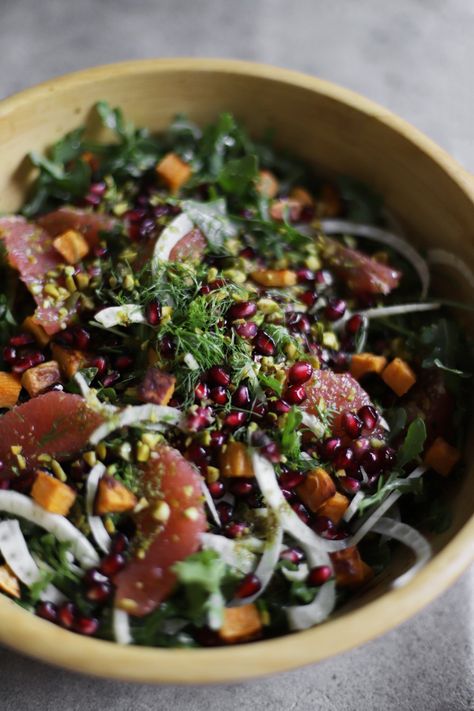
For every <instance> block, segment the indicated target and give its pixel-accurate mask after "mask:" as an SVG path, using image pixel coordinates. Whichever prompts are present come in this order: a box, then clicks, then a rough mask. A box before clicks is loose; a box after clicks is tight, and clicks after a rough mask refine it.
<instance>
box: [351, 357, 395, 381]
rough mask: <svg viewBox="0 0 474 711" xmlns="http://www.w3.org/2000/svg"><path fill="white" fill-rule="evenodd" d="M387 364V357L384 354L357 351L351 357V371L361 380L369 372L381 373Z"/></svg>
mask: <svg viewBox="0 0 474 711" xmlns="http://www.w3.org/2000/svg"><path fill="white" fill-rule="evenodd" d="M386 365H387V359H386V358H385V357H384V356H378V355H374V354H373V353H355V354H354V355H353V356H352V358H351V366H350V371H351V375H352V376H353V377H354V378H355V379H356V380H360V378H362V377H363V376H364V375H367V373H381V372H382V371H383V369H384V368H385V366H386Z"/></svg>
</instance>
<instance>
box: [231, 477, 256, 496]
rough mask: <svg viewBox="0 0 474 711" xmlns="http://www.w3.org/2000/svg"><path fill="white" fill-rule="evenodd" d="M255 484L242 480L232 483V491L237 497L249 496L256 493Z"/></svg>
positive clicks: (248, 480) (249, 480)
mask: <svg viewBox="0 0 474 711" xmlns="http://www.w3.org/2000/svg"><path fill="white" fill-rule="evenodd" d="M254 488H255V487H254V483H253V481H252V480H251V479H240V480H238V481H237V480H236V481H232V482H231V484H230V491H231V493H232V494H234V495H235V496H248V495H249V494H251V493H252V492H253V491H254Z"/></svg>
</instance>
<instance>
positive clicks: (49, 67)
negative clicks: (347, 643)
mask: <svg viewBox="0 0 474 711" xmlns="http://www.w3.org/2000/svg"><path fill="white" fill-rule="evenodd" d="M473 36H474V0H359V1H358V2H356V1H355V0H332V1H331V2H329V0H286V1H283V0H234V1H233V2H231V1H230V0H133V1H130V0H75V2H71V1H70V0H0V97H1V96H5V95H7V94H9V93H12V92H14V91H17V90H19V89H21V88H23V87H26V86H29V85H32V84H34V83H36V82H38V81H41V80H43V79H47V78H49V77H51V76H53V75H58V74H62V73H65V72H68V71H71V70H73V69H78V68H81V67H86V66H92V65H95V64H100V63H105V62H112V61H118V60H122V59H131V58H138V57H153V56H176V55H189V56H191V55H192V56H227V57H236V58H242V59H253V60H259V61H265V62H269V63H273V64H277V65H281V66H286V67H290V68H294V69H300V70H303V71H306V72H309V73H313V74H318V75H319V76H321V77H324V78H326V79H330V80H332V81H336V82H338V83H340V84H343V85H345V86H348V87H350V88H352V89H355V90H357V91H359V92H362V93H364V94H366V95H367V96H369V97H370V98H372V99H375V100H376V101H379V102H381V103H383V104H385V105H386V106H388V107H389V108H391V109H392V110H393V111H395V112H397V113H398V114H400V115H401V116H403V117H404V118H406V119H408V120H409V121H411V122H412V123H414V124H415V125H416V126H418V128H420V129H422V130H423V131H425V132H426V133H427V134H428V135H430V136H431V137H432V138H434V139H435V140H436V141H437V142H438V143H439V144H441V145H442V146H443V147H444V148H446V149H447V150H448V151H450V152H451V153H452V154H454V155H455V156H456V157H457V159H458V160H459V161H460V162H461V163H463V164H464V165H465V167H466V168H468V169H470V170H472V171H474V121H473V115H474V90H473V64H474V42H473ZM473 590H474V573H473V570H471V571H469V572H468V573H467V574H466V575H465V576H464V577H463V578H462V579H461V580H460V581H459V582H458V583H457V584H456V585H455V586H454V587H453V588H452V589H451V590H450V591H449V592H448V593H447V594H445V595H444V596H443V597H441V598H440V599H439V600H438V601H437V602H435V603H434V604H432V605H431V606H430V607H428V608H427V609H426V610H425V611H424V612H422V613H421V614H419V615H418V616H417V617H416V618H415V619H413V620H411V621H410V622H408V623H406V624H404V625H402V626H401V627H400V628H399V629H397V630H395V631H393V632H391V633H389V634H387V635H385V636H384V637H383V638H381V639H379V640H376V641H374V642H372V643H370V644H367V645H365V646H364V647H362V648H360V649H357V650H354V651H353V652H350V653H347V654H345V655H342V656H340V657H338V658H337V659H333V660H330V661H328V662H325V663H323V664H320V665H318V666H314V667H309V668H306V669H302V670H299V671H297V672H293V673H289V674H282V675H280V676H277V677H274V678H271V679H265V680H262V681H257V682H252V683H248V684H241V685H227V686H221V687H218V688H210V687H207V688H199V689H195V688H194V689H190V688H178V687H172V686H167V687H162V688H152V687H148V686H134V685H129V684H120V683H114V682H109V681H101V680H96V679H91V678H85V677H80V676H77V675H74V674H70V673H66V672H62V671H59V670H57V669H53V668H50V667H47V666H45V665H42V664H39V663H37V662H33V661H30V660H27V659H25V658H23V657H21V656H19V655H17V654H14V653H12V652H9V651H7V650H0V709H2V711H83V710H84V709H87V710H88V711H99V710H100V711H104V709H112V710H113V711H132V710H133V711H148V710H153V711H155V710H156V711H158V710H159V711H165V710H168V709H171V708H172V709H174V711H190V710H191V709H192V710H193V711H201V710H203V709H206V710H207V709H212V710H213V709H219V711H237V710H238V711H247V710H250V709H252V710H253V709H256V710H258V711H265V710H266V709H268V710H269V711H270V710H271V711H280V710H281V711H310V710H311V711H320V710H321V711H361V710H363V711H382V710H383V711H461V710H464V709H474V672H473V625H472V620H471V617H472V604H471V600H472V595H473Z"/></svg>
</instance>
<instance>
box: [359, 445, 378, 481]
mask: <svg viewBox="0 0 474 711" xmlns="http://www.w3.org/2000/svg"><path fill="white" fill-rule="evenodd" d="M360 465H361V467H363V468H364V470H365V471H366V472H367V474H368V475H369V476H370V475H371V474H378V472H379V470H380V464H379V460H378V457H377V454H376V453H375V452H374V451H373V450H371V449H369V450H368V451H367V452H364V454H363V456H362V457H361V460H360Z"/></svg>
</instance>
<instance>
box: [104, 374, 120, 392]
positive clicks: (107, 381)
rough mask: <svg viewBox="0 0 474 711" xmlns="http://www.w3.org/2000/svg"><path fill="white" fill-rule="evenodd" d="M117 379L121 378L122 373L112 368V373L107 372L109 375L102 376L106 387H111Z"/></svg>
mask: <svg viewBox="0 0 474 711" xmlns="http://www.w3.org/2000/svg"><path fill="white" fill-rule="evenodd" d="M117 380H120V373H117V371H116V370H111V371H110V373H107V375H106V376H105V377H104V378H102V385H103V386H104V388H110V386H111V385H113V384H114V383H116V382H117Z"/></svg>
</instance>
